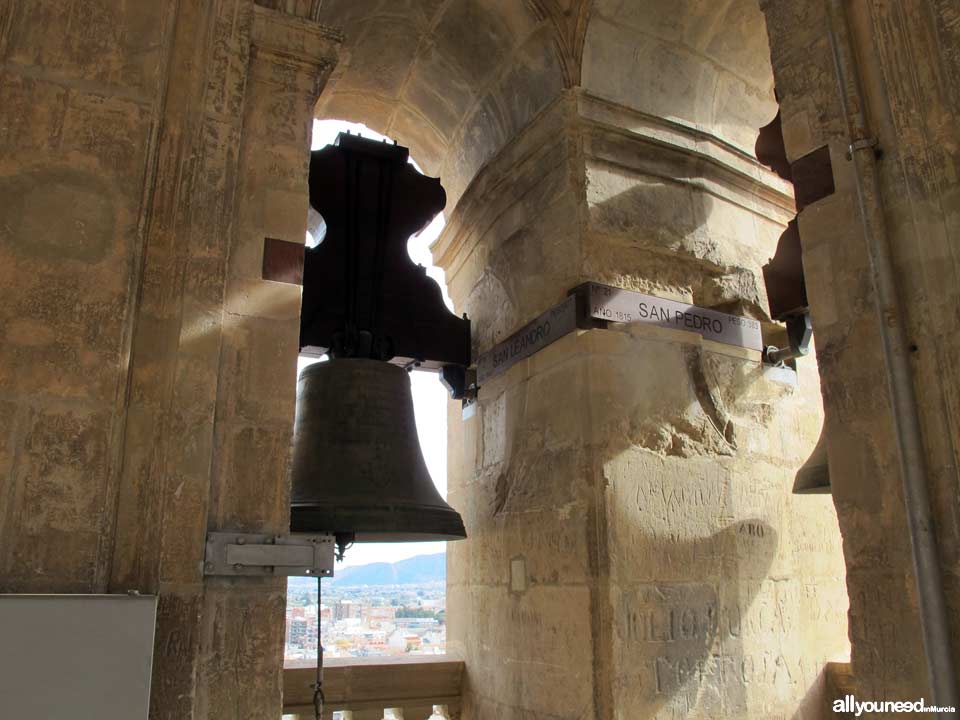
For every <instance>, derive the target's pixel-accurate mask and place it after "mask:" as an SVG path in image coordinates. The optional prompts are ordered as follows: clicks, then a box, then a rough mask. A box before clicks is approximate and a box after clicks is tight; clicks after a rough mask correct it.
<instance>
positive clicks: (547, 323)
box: [477, 295, 577, 385]
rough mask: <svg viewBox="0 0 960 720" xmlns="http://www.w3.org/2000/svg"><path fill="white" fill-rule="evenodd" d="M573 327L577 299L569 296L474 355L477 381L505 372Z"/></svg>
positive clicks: (575, 325) (481, 382) (575, 317)
mask: <svg viewBox="0 0 960 720" xmlns="http://www.w3.org/2000/svg"><path fill="white" fill-rule="evenodd" d="M576 327H577V302H576V298H575V297H574V296H572V295H571V296H570V297H568V298H567V299H566V300H564V301H563V302H562V303H560V304H559V305H557V306H555V307H552V308H550V309H549V310H547V311H546V312H545V313H543V314H542V315H540V316H539V317H538V318H536V319H535V320H533V321H532V322H530V323H528V324H527V325H524V326H523V328H521V329H520V330H519V331H517V332H516V333H514V334H513V335H511V336H510V337H509V338H508V339H507V340H504V341H503V342H502V343H500V344H498V345H495V346H494V347H493V349H491V350H489V351H488V352H485V353H484V354H483V355H481V356H480V357H479V358H477V382H478V383H479V384H481V385H482V384H483V383H484V381H486V380H489V379H490V378H492V377H495V376H497V375H499V374H500V373H502V372H506V371H507V370H508V369H509V368H511V367H513V366H514V365H516V364H517V363H518V362H520V361H521V360H523V359H524V358H528V357H530V356H531V355H533V354H534V353H535V352H537V351H538V350H542V349H543V348H545V347H546V346H547V345H549V344H550V343H552V342H554V341H555V340H559V339H560V338H562V337H563V336H564V335H566V334H567V333H570V332H573V330H575V329H576Z"/></svg>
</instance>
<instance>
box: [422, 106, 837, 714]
mask: <svg viewBox="0 0 960 720" xmlns="http://www.w3.org/2000/svg"><path fill="white" fill-rule="evenodd" d="M628 128H629V129H628ZM789 191H790V190H789V186H787V185H786V184H784V183H782V182H781V181H780V180H779V179H777V178H776V177H774V176H773V175H772V174H771V173H769V172H768V171H766V170H765V169H764V168H762V167H761V166H759V164H758V163H756V161H753V160H750V159H749V158H748V157H747V156H745V155H743V154H742V153H738V152H734V151H731V149H730V148H729V146H726V145H724V144H723V143H721V142H717V141H715V140H712V139H711V138H710V137H709V136H704V135H703V134H701V133H697V132H696V131H695V130H692V129H691V128H689V127H687V126H682V125H679V124H676V123H672V122H670V121H667V120H663V119H657V118H652V117H650V116H647V115H642V114H639V113H635V112H632V111H629V110H627V109H626V108H623V107H619V106H616V105H614V104H612V103H610V102H607V101H601V100H598V99H597V98H594V97H592V96H590V95H589V94H588V93H586V92H584V91H578V90H575V91H571V92H568V93H567V94H565V95H564V96H563V97H561V98H560V99H559V100H558V101H557V102H555V103H554V104H553V105H552V106H550V107H549V108H548V109H547V110H545V111H544V112H543V113H541V115H540V116H539V117H538V118H537V119H536V120H535V121H534V123H532V124H531V125H530V126H529V127H528V128H527V129H526V130H525V131H524V132H523V133H521V134H520V135H519V136H518V137H517V138H516V139H515V140H514V141H513V142H512V143H510V144H509V145H507V147H506V148H505V149H504V150H503V151H502V152H501V153H500V155H499V156H498V157H497V158H496V159H495V160H494V161H492V162H491V163H490V164H488V166H487V167H486V168H485V169H484V170H483V171H482V172H481V173H480V175H479V176H478V177H477V178H476V179H475V180H474V182H473V184H472V185H471V186H470V187H469V188H468V190H467V191H466V193H465V195H464V197H463V199H462V200H461V202H460V204H459V205H458V207H457V208H456V210H455V211H454V213H453V214H452V217H451V219H450V221H449V223H448V225H447V229H446V230H445V234H444V235H443V236H442V237H441V239H440V241H439V244H438V246H437V247H436V248H435V258H437V260H438V264H440V265H441V266H442V267H444V269H445V270H446V272H447V278H448V283H449V285H450V290H451V296H452V297H453V299H454V302H455V304H456V305H457V309H458V310H464V311H466V312H467V313H468V314H469V315H470V317H471V320H472V323H473V327H474V332H475V335H474V339H475V351H476V352H483V351H485V350H487V349H489V348H490V347H491V346H492V345H493V344H495V343H496V342H499V341H500V340H503V339H505V338H506V337H508V336H509V335H510V333H512V332H513V331H514V330H516V329H518V328H519V327H521V326H522V325H523V324H525V323H526V322H529V321H530V320H531V319H532V318H533V317H535V316H537V315H538V314H540V313H541V312H543V311H544V310H546V309H547V308H548V307H550V306H552V305H553V304H556V303H557V302H559V301H560V300H562V299H563V298H564V297H565V296H566V294H567V292H568V291H569V290H570V289H571V288H573V287H574V286H575V285H577V284H578V283H580V282H583V281H587V280H594V281H598V282H603V283H608V284H611V285H617V286H620V287H625V288H629V289H633V290H638V291H642V292H646V293H649V294H653V295H657V296H660V297H665V298H672V299H677V300H684V301H687V302H693V303H696V304H698V305H701V306H707V307H714V308H717V309H720V310H724V311H727V312H732V313H736V314H743V315H749V316H752V317H755V318H757V319H760V320H762V321H764V324H765V327H766V331H767V335H768V338H776V333H777V332H780V331H779V330H778V329H777V327H776V326H775V325H774V324H773V323H770V322H769V318H768V317H766V297H765V290H764V287H763V283H762V279H761V276H760V267H761V265H762V264H763V263H764V262H765V261H766V260H767V259H768V258H769V257H770V256H771V255H772V254H773V250H774V248H775V244H776V240H777V238H778V236H779V235H780V233H781V232H782V229H783V226H784V225H785V223H786V222H787V221H788V220H789V218H790V217H791V216H792V198H791V197H790V195H789ZM759 360H760V357H759V353H758V352H755V351H748V350H742V349H736V348H732V347H730V346H724V345H719V344H717V343H712V342H708V341H704V340H702V339H701V338H700V336H699V335H696V334H693V333H688V332H682V331H671V330H666V329H659V328H653V327H651V326H647V325H632V326H611V327H610V328H609V329H595V330H589V331H579V332H575V333H572V334H570V335H567V336H566V337H564V338H563V339H561V340H559V341H557V342H556V343H554V344H553V345H551V346H549V347H547V348H546V349H544V350H542V351H541V352H539V353H537V354H535V355H534V356H532V357H531V358H529V359H528V360H526V361H523V362H521V363H519V364H517V365H515V366H514V367H512V368H511V369H510V370H508V371H507V372H506V373H504V374H502V375H500V376H498V377H496V378H494V379H492V380H490V381H488V382H487V383H486V384H485V385H484V387H483V388H481V391H480V397H479V402H478V405H477V411H476V413H475V415H474V416H473V417H471V418H469V419H463V418H462V417H461V413H460V408H459V405H456V404H452V405H451V408H450V415H449V421H448V422H449V428H450V430H449V432H450V438H451V439H450V451H449V452H450V455H449V458H450V459H449V481H448V482H449V488H450V495H449V499H450V502H451V504H453V505H454V506H455V507H456V508H458V509H459V510H460V511H461V512H462V513H463V515H464V521H465V523H466V527H467V532H468V535H469V538H468V539H467V540H466V541H465V542H462V543H454V544H451V546H450V548H449V550H448V553H449V554H448V609H449V612H448V617H449V636H448V643H449V647H450V649H451V651H452V652H455V653H462V654H463V656H464V659H465V660H466V670H465V672H466V675H465V691H464V692H465V694H464V714H465V716H469V717H473V718H487V717H498V718H521V717H522V718H540V717H543V718H548V717H550V718H580V717H604V718H623V719H624V720H626V719H627V718H636V717H643V718H681V717H683V718H721V717H722V718H754V717H792V716H794V714H795V713H797V712H798V711H800V712H803V713H804V714H806V713H819V710H820V704H821V702H822V700H823V698H822V688H823V682H822V678H821V673H822V670H823V667H824V664H825V662H826V661H828V660H831V659H837V658H838V657H840V658H842V657H843V656H844V654H845V652H846V637H845V636H846V623H845V620H846V618H845V615H846V597H845V593H844V586H843V568H842V557H841V553H840V547H839V534H838V532H837V528H836V517H835V515H834V513H833V508H832V506H831V503H830V501H829V498H817V497H804V498H800V497H796V496H793V495H791V493H790V490H791V487H792V483H793V475H794V473H795V471H796V469H797V468H798V466H799V465H800V464H801V463H802V462H803V461H804V460H806V458H807V456H808V455H809V452H810V450H811V449H812V448H813V445H814V443H815V441H816V439H817V436H818V434H819V430H820V421H821V411H820V402H819V385H818V376H817V371H816V366H815V364H814V362H813V361H812V360H805V361H801V363H800V372H799V380H798V383H797V385H796V386H791V385H783V384H779V383H776V382H774V381H772V380H770V379H769V378H768V377H766V376H765V375H764V373H763V371H762V368H761V365H760V362H759Z"/></svg>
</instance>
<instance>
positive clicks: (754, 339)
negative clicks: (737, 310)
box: [585, 282, 763, 350]
mask: <svg viewBox="0 0 960 720" xmlns="http://www.w3.org/2000/svg"><path fill="white" fill-rule="evenodd" d="M585 287H586V296H587V314H588V315H589V316H590V317H592V318H596V319H598V320H607V321H610V322H622V323H627V322H641V323H649V324H651V325H657V326H659V327H665V328H671V329H674V330H687V331H690V332H695V333H699V334H700V335H701V336H702V337H704V338H705V339H707V340H714V341H716V342H721V343H726V344H727V345H736V346H738V347H745V348H750V349H751V350H763V337H762V335H761V334H760V323H759V322H758V321H757V320H753V319H751V318H745V317H740V316H738V315H728V314H726V313H722V312H717V311H716V310H708V309H707V308H701V307H697V306H696V305H688V304H687V303H682V302H677V301H675V300H666V299H664V298H658V297H655V296H653V295H644V294H643V293H638V292H633V291H632V290H622V289H620V288H615V287H610V286H609V285H600V284H598V283H592V282H591V283H586V284H585Z"/></svg>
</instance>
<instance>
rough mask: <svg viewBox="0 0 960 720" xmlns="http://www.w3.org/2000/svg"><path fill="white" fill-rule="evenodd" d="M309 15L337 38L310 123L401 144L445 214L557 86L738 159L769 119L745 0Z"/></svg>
mask: <svg viewBox="0 0 960 720" xmlns="http://www.w3.org/2000/svg"><path fill="white" fill-rule="evenodd" d="M317 19H318V20H320V21H321V22H323V23H325V24H328V25H332V26H335V27H339V28H342V29H343V32H344V34H345V36H346V43H345V49H344V53H343V55H342V56H341V59H340V63H339V66H338V68H337V70H336V71H335V73H334V77H333V79H332V80H331V82H330V84H329V85H328V86H327V88H326V90H325V91H324V94H323V95H322V97H321V98H320V101H319V103H318V105H317V117H318V118H336V119H343V120H350V121H355V122H363V123H365V124H366V125H368V126H369V127H370V128H371V129H374V130H377V131H378V132H381V133H384V134H386V135H389V136H390V137H393V138H394V139H396V140H397V141H398V142H400V143H402V144H405V145H408V146H409V147H410V149H411V153H412V155H413V157H414V158H415V159H416V160H417V162H418V163H419V164H420V166H421V167H422V168H423V169H424V171H425V172H426V173H428V174H431V175H437V176H440V177H441V178H442V179H443V182H444V186H445V187H446V188H447V192H448V196H449V198H450V202H449V203H448V208H451V207H452V206H453V205H454V204H455V203H456V201H457V199H458V198H459V197H460V196H461V195H462V193H463V191H464V190H465V188H466V186H467V185H468V184H469V183H470V181H471V180H472V179H473V177H474V176H475V175H476V173H477V172H478V171H479V170H480V168H481V167H482V166H483V165H484V164H485V163H486V162H487V161H488V160H489V159H490V158H492V157H493V156H494V155H495V154H496V153H497V152H498V151H499V150H500V149H501V148H502V147H503V146H504V145H505V144H506V143H507V141H508V140H509V139H511V138H512V137H514V136H515V135H516V134H517V133H518V132H519V131H520V130H522V129H523V128H524V127H525V126H526V125H527V124H528V123H529V122H530V120H531V119H533V117H534V116H535V115H536V114H537V113H538V112H539V111H541V110H542V109H543V108H544V107H546V105H547V104H549V103H550V102H551V101H552V100H553V99H554V98H556V97H557V96H558V95H559V94H560V93H561V92H562V91H563V90H564V89H565V88H570V87H577V86H579V87H582V88H583V89H584V91H586V92H589V93H591V94H594V95H596V96H598V97H600V98H602V99H605V100H608V101H611V102H614V103H617V104H620V105H624V106H626V107H628V108H632V109H634V110H639V111H641V112H643V113H648V114H652V115H657V116H660V117H665V118H668V119H670V120H674V121H676V122H681V123H684V124H688V125H691V126H695V127H697V128H698V129H701V130H704V131H706V132H710V133H712V134H716V135H717V136H719V137H720V138H721V139H723V140H725V141H727V142H729V143H731V144H733V145H735V146H737V147H739V148H740V149H742V150H744V151H746V152H752V147H753V141H754V139H755V137H756V132H757V128H759V127H760V126H762V125H764V124H766V123H767V122H768V121H769V119H770V118H771V117H772V116H773V114H774V112H775V105H774V101H773V93H772V75H771V71H770V62H769V52H768V50H767V38H766V33H765V29H764V24H763V17H762V15H761V13H760V10H759V8H758V7H757V3H756V0H645V1H642V0H326V1H325V2H324V3H323V4H322V5H321V6H320V9H319V11H318V17H317Z"/></svg>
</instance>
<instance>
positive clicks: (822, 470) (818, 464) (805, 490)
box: [793, 424, 830, 495]
mask: <svg viewBox="0 0 960 720" xmlns="http://www.w3.org/2000/svg"><path fill="white" fill-rule="evenodd" d="M826 427H827V426H826V424H824V426H823V429H821V430H820V439H819V440H817V445H816V447H814V448H813V452H812V453H810V457H808V458H807V461H806V462H805V463H804V464H803V465H802V466H801V467H800V469H799V470H797V475H796V479H795V480H794V483H793V492H794V493H796V494H797V495H812V494H814V493H828V492H830V468H829V466H828V465H827V440H826V434H825V430H826Z"/></svg>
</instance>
